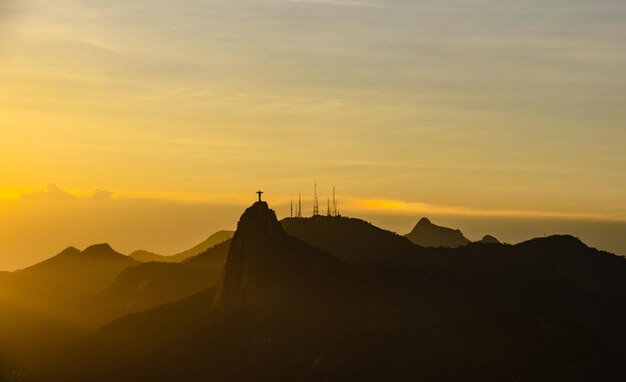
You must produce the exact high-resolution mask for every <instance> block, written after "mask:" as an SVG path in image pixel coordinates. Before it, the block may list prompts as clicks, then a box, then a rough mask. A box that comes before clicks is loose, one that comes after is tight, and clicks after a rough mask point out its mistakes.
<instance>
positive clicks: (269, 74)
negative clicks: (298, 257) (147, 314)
mask: <svg viewBox="0 0 626 382" xmlns="http://www.w3.org/2000/svg"><path fill="white" fill-rule="evenodd" d="M625 12H626V10H625V9H624V7H622V6H620V5H617V4H616V3H615V2H612V1H609V0H599V1H595V2H593V3H589V2H582V1H574V2H572V1H565V0H553V1H550V2H541V3H537V2H529V1H522V2H520V1H515V2H513V1H501V2H496V3H494V2H487V1H478V2H474V3H472V4H471V5H468V4H467V2H463V1H460V0H458V1H451V2H446V3H445V4H442V3H441V2H439V1H434V0H428V1H415V2H405V1H376V0H369V1H366V0H364V1H339V0H336V1H335V0H328V1H315V0H309V1H286V0H284V1H281V0H272V1H261V0H242V1H239V0H236V1H235V0H233V1H212V2H204V1H199V0H184V1H180V2H175V3H173V2H169V1H165V0H155V1H151V2H131V3H129V2H124V1H119V0H114V1H104V0H94V1H89V2H84V1H78V0H59V1H55V2H52V3H51V2H46V1H43V0H23V1H19V2H18V1H6V0H5V1H3V2H0V136H1V139H0V173H1V175H2V176H1V177H0V200H5V202H4V203H2V202H0V222H1V223H2V224H4V225H5V227H0V231H5V232H8V231H9V229H7V225H8V226H12V228H11V229H10V230H11V232H12V234H11V235H8V234H6V233H5V234H4V235H2V236H0V240H1V241H0V250H2V251H4V252H1V253H0V256H1V257H0V269H4V268H13V267H16V266H21V265H24V264H26V263H28V262H29V261H31V260H32V259H36V258H42V257H45V256H48V255H49V254H50V252H54V251H58V250H59V249H61V248H59V247H60V246H61V245H62V244H63V243H65V242H67V244H68V245H69V244H72V243H83V242H85V243H86V238H93V239H94V240H95V239H98V240H107V239H108V240H113V239H114V238H116V237H122V236H124V235H125V234H126V232H118V231H116V230H115V229H114V225H112V226H111V229H110V230H109V229H108V228H107V231H106V232H107V233H108V236H107V235H104V234H102V233H100V234H98V232H75V231H71V233H72V234H74V235H76V236H80V237H71V239H72V240H69V239H70V235H69V234H70V231H69V230H68V231H67V232H64V233H62V232H60V231H59V232H57V233H56V237H58V238H59V239H58V240H52V239H50V240H51V241H50V242H49V243H48V244H46V245H44V244H43V243H42V244H41V248H39V247H37V248H34V249H32V251H30V252H28V253H29V254H28V255H22V254H19V255H18V254H15V253H14V251H19V248H20V246H21V245H23V242H19V241H17V240H16V239H14V238H16V237H29V236H31V235H32V233H31V232H29V231H28V230H30V229H33V227H37V229H44V228H42V227H45V225H46V224H48V223H49V222H50V215H49V214H48V213H45V212H43V210H40V209H39V208H36V207H35V206H38V204H37V203H35V202H32V201H27V200H29V199H28V198H26V199H22V200H21V201H16V200H18V199H19V198H20V195H23V194H28V193H33V192H37V191H43V190H45V188H46V185H47V184H58V185H59V186H60V187H61V188H63V189H64V190H67V191H68V192H70V193H71V194H73V195H78V196H82V197H83V198H87V199H88V196H89V195H91V194H92V193H93V191H94V190H110V191H112V192H113V199H115V200H118V201H119V200H127V199H133V200H146V201H154V200H159V201H163V203H165V201H166V202H167V203H170V204H171V205H188V204H189V203H190V202H195V203H198V204H202V205H211V206H213V205H219V204H224V205H225V207H224V208H226V209H228V208H231V207H232V208H233V209H232V210H229V211H231V212H229V214H228V216H226V215H224V216H223V218H224V219H225V220H224V221H222V222H220V221H217V220H215V219H213V220H212V222H211V223H206V224H207V225H206V227H204V229H203V230H202V232H205V231H210V230H212V229H214V228H216V229H219V228H228V227H232V226H233V225H234V223H235V222H236V217H237V214H236V213H235V209H236V208H235V207H237V208H239V207H242V206H245V205H246V203H248V201H249V195H248V194H249V193H250V192H251V190H252V191H254V190H256V189H258V188H259V187H262V188H264V189H265V190H266V191H267V192H268V194H267V195H268V197H271V198H273V201H274V202H275V203H276V205H278V206H281V207H280V208H283V209H284V208H286V207H285V206H287V205H288V201H289V199H290V198H291V197H294V196H296V195H297V193H298V192H299V191H302V192H304V193H305V194H306V195H307V197H310V193H311V188H312V183H313V182H314V181H315V179H317V180H318V181H319V182H320V195H321V196H322V198H323V197H325V196H326V195H327V194H328V193H329V192H330V188H331V186H332V185H337V186H338V187H339V190H340V192H341V194H342V196H343V202H344V206H345V207H346V211H351V212H353V213H354V214H361V215H368V214H379V215H389V216H396V217H398V216H404V217H406V216H410V217H411V218H413V217H415V218H416V217H418V216H419V215H439V216H446V217H450V218H455V217H456V218H458V219H462V218H468V217H471V218H475V219H488V218H507V219H536V220H539V221H541V220H542V219H549V220H552V221H554V220H560V221H572V220H576V221H586V222H606V223H607V224H609V223H612V222H620V221H626V194H625V193H624V192H623V190H624V189H626V172H625V171H624V168H625V167H626V151H625V150H624V149H623V147H624V144H625V143H626V129H624V127H623V123H624V120H625V117H626V114H625V113H626V111H625V109H624V107H623V105H624V104H626V99H625V97H626V93H625V92H624V87H625V86H626V75H625V73H624V70H623V68H624V67H626V49H625V48H626V37H624V36H625V35H624V33H622V32H623V28H622V26H623V19H624V16H625V15H624V13H625ZM253 196H254V195H253ZM6 200H8V201H6ZM28 203H33V206H31V207H27V205H28ZM55 203H56V202H55ZM17 206H19V207H17ZM18 210H19V211H20V213H19V214H18V216H19V219H18V220H19V221H20V222H23V224H13V223H12V221H14V220H15V219H16V212H15V211H18ZM201 210H202V209H201ZM63 211H65V210H64V209H63V208H61V209H60V212H58V213H59V214H61V215H62V214H63ZM155 211H156V210H155ZM202 211H205V210H202ZM206 211H208V210H206ZM90 213H91V214H94V216H95V217H96V216H99V215H98V214H99V213H102V212H98V211H91V212H90ZM156 213H157V212H155V214H156ZM159 213H165V212H164V211H161V212H159ZM190 213H191V212H190ZM67 214H68V216H69V215H70V213H69V212H68V213H67ZM68 216H65V218H64V219H65V220H64V221H66V220H68ZM103 216H104V215H103ZM149 216H150V219H153V218H154V216H153V215H152V214H149ZM194 216H196V215H194ZM95 217H94V219H95ZM124 218H127V217H124ZM179 218H181V217H179ZM168 219H175V217H171V218H168ZM198 219H201V218H198ZM398 219H399V220H395V223H393V222H391V223H389V225H390V228H393V229H400V228H403V227H405V226H406V225H407V222H406V221H405V220H402V219H400V218H398ZM53 220H54V219H53ZM209 220H210V219H209ZM194 221H196V220H194ZM199 221H200V220H199ZM385 221H387V220H385ZM400 221H402V222H403V223H400ZM458 221H459V222H460V221H461V220H458ZM452 222H454V221H452ZM40 223H41V224H40ZM136 223H137V224H138V225H140V226H141V225H142V224H144V223H140V222H139V221H136ZM170 224H172V227H170V228H171V234H172V235H173V236H174V237H173V238H172V241H171V242H170V243H169V244H168V243H161V244H158V245H154V250H163V251H169V250H174V249H175V247H177V246H183V245H187V244H193V243H192V242H193V241H196V240H197V241H199V240H201V239H202V237H197V236H205V235H204V234H202V235H200V233H199V232H198V231H199V230H200V229H199V228H196V229H198V231H196V230H194V229H193V228H192V227H189V226H188V225H185V224H182V225H181V224H175V220H172V221H171V222H170ZM18 227H22V228H18ZM176 227H180V228H176ZM18 229H22V230H24V231H19V232H17V231H16V230H18ZM57 229H61V228H58V227H57ZM91 229H93V230H101V229H103V227H100V226H97V225H94V226H92V228H91ZM124 229H125V230H127V229H129V227H127V226H125V227H124ZM468 229H471V228H468ZM190 230H192V231H193V232H198V234H197V235H192V234H190V233H189V231H190ZM55 232H56V231H55ZM507 232H509V231H507ZM507 232H503V234H505V235H506V233H507ZM209 233H210V232H206V234H207V235H208V234H209ZM530 233H531V232H528V234H530ZM142 235H144V234H143V233H142V234H137V239H136V240H135V241H134V242H133V241H132V240H130V239H129V240H127V241H124V243H126V244H123V247H125V248H126V247H128V248H130V247H132V246H135V247H150V243H149V242H146V240H148V239H147V236H142ZM105 236H106V237H105ZM191 236H195V237H194V238H192V237H191ZM623 236H624V237H626V235H623ZM60 238H63V242H61V239H60ZM625 240H626V239H625ZM603 243H607V245H610V246H611V248H621V247H619V246H618V247H615V246H614V245H613V244H609V242H608V241H606V240H605V239H602V240H600V241H599V242H598V244H599V245H602V244H603ZM176 249H180V248H176ZM37 251H40V252H41V254H40V255H37V254H36V252H37ZM43 252H45V254H44V253H43ZM37 253H39V252H37ZM16 256H17V257H16Z"/></svg>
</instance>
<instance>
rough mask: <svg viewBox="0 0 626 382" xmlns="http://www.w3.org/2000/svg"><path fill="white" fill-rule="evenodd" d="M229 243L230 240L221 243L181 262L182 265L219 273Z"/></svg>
mask: <svg viewBox="0 0 626 382" xmlns="http://www.w3.org/2000/svg"><path fill="white" fill-rule="evenodd" d="M231 243H232V239H228V240H226V241H223V242H221V243H220V244H217V245H215V246H213V247H211V248H209V249H207V250H206V251H204V252H202V253H201V254H199V255H196V256H192V257H188V258H186V259H185V260H183V264H188V265H191V266H194V267H199V268H205V269H212V270H217V271H219V272H221V271H222V270H223V269H224V265H225V264H226V258H227V257H228V251H229V250H230V245H231Z"/></svg>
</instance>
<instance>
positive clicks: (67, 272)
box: [15, 244, 138, 292]
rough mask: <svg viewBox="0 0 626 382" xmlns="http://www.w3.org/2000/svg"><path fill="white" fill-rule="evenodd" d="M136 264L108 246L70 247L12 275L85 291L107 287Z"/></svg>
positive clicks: (94, 290)
mask: <svg viewBox="0 0 626 382" xmlns="http://www.w3.org/2000/svg"><path fill="white" fill-rule="evenodd" d="M136 264H138V262H137V261H136V260H134V259H132V258H130V257H128V256H124V255H122V254H121V253H118V252H116V251H115V250H113V248H111V246H110V245H108V244H97V245H93V246H90V247H88V248H86V249H85V250H84V251H82V252H81V251H79V250H78V249H76V248H73V247H69V248H67V249H65V250H64V251H63V252H61V253H59V254H58V255H56V256H54V257H52V258H50V259H48V260H45V261H42V262H41V263H38V264H35V265H33V266H31V267H28V268H25V269H23V270H20V271H17V272H15V274H16V275H17V276H19V277H23V278H29V279H31V280H33V279H34V280H37V281H46V282H54V283H55V284H58V285H64V286H67V287H71V288H75V289H78V290H82V291H87V292H97V291H99V290H102V289H104V288H106V287H108V286H109V285H110V284H111V282H112V281H113V279H114V278H115V277H116V276H117V275H118V274H119V273H120V272H121V271H122V270H123V269H124V268H126V267H128V266H131V265H136Z"/></svg>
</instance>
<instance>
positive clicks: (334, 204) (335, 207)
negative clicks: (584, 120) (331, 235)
mask: <svg viewBox="0 0 626 382" xmlns="http://www.w3.org/2000/svg"><path fill="white" fill-rule="evenodd" d="M337 215H338V213H337V199H335V186H333V216H337Z"/></svg>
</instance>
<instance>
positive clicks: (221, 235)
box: [130, 230, 233, 262]
mask: <svg viewBox="0 0 626 382" xmlns="http://www.w3.org/2000/svg"><path fill="white" fill-rule="evenodd" d="M232 237H233V231H227V230H223V231H218V232H215V233H214V234H212V235H211V236H209V237H208V238H207V239H206V240H204V241H203V242H201V243H200V244H198V245H195V246H194V247H193V248H190V249H188V250H186V251H183V252H179V253H177V254H175V255H171V256H163V255H159V254H156V253H153V252H150V251H144V250H138V251H135V252H133V253H131V254H130V257H132V258H133V259H135V260H137V261H141V262H150V261H159V262H181V261H183V260H185V259H187V258H189V257H193V256H196V255H199V254H201V253H203V252H204V251H206V250H207V249H209V248H211V247H214V246H216V245H217V244H220V243H222V242H224V241H226V240H228V239H230V238H232Z"/></svg>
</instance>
